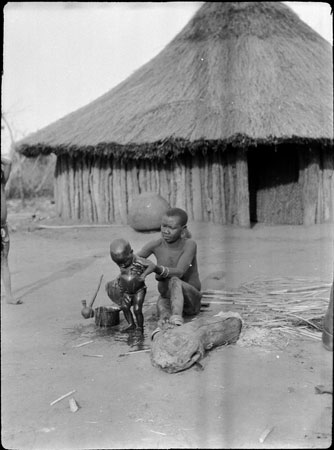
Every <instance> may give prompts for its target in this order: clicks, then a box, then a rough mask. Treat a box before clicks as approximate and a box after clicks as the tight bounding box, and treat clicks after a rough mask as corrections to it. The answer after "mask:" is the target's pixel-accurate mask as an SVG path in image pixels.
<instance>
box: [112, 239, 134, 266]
mask: <svg viewBox="0 0 334 450" xmlns="http://www.w3.org/2000/svg"><path fill="white" fill-rule="evenodd" d="M110 256H111V259H112V260H113V261H114V262H115V263H116V264H117V265H118V266H119V267H128V266H129V265H130V264H131V263H132V261H133V250H132V248H131V245H130V243H129V242H128V241H126V240H125V239H115V240H114V241H112V243H111V244H110Z"/></svg>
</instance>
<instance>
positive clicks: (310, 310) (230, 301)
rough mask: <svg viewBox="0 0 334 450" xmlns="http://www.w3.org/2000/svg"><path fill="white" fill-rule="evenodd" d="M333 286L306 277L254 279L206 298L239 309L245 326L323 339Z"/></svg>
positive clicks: (210, 293)
mask: <svg viewBox="0 0 334 450" xmlns="http://www.w3.org/2000/svg"><path fill="white" fill-rule="evenodd" d="M330 287H331V283H326V282H319V280H314V279H313V280H312V279H306V278H294V277H285V278H275V279H255V280H254V281H252V282H247V283H244V284H242V285H241V286H239V288H237V289H233V290H229V291H220V290H219V291H217V290H207V291H205V292H204V293H203V298H204V299H205V300H208V301H209V302H210V304H219V305H221V306H222V308H224V309H225V308H226V307H228V309H229V310H231V311H237V312H239V313H240V315H241V317H242V318H243V320H244V327H245V328H253V327H259V328H264V329H268V330H270V331H272V332H279V333H281V332H283V333H286V334H288V335H293V336H303V337H307V338H310V339H316V340H321V332H322V322H323V317H324V315H325V313H326V310H327V308H328V303H329V293H330Z"/></svg>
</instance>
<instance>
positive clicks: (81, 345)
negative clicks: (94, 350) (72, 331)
mask: <svg viewBox="0 0 334 450" xmlns="http://www.w3.org/2000/svg"><path fill="white" fill-rule="evenodd" d="M92 342H94V341H87V342H83V343H82V344H78V345H73V348H79V347H83V346H84V345H88V344H91V343H92Z"/></svg>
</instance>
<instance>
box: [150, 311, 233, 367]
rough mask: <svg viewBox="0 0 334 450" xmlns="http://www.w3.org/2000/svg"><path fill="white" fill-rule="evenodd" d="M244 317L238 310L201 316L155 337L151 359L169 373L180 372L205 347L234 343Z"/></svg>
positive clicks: (191, 362) (197, 358)
mask: <svg viewBox="0 0 334 450" xmlns="http://www.w3.org/2000/svg"><path fill="white" fill-rule="evenodd" d="M241 328H242V319H241V317H240V315H239V314H238V313H235V312H227V313H222V312H220V313H218V314H217V315H215V316H213V317H208V318H204V317H203V318H199V319H195V320H193V321H192V322H188V323H186V324H184V325H181V326H177V327H174V328H166V329H164V330H161V331H158V332H157V333H155V334H154V335H153V336H152V341H151V362H152V364H153V366H155V367H159V368H160V369H162V370H164V371H165V372H168V373H175V372H180V371H182V370H185V369H188V368H189V367H191V366H192V365H193V364H195V363H196V362H198V361H199V360H200V359H201V358H202V357H203V356H204V353H205V351H206V350H210V349H212V348H213V347H217V346H220V345H226V344H233V343H235V342H236V341H237V340H238V339H239V336H240V332H241Z"/></svg>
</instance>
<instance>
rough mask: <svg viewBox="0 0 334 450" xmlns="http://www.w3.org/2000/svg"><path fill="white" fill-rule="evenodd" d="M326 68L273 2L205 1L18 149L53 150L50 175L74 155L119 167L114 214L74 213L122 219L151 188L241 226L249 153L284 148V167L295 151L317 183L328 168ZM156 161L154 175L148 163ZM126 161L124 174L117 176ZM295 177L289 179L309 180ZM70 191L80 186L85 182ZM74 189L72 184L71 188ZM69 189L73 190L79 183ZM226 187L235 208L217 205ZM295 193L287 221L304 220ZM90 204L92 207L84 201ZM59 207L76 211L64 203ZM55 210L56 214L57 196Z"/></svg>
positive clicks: (323, 46)
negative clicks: (149, 52) (128, 70)
mask: <svg viewBox="0 0 334 450" xmlns="http://www.w3.org/2000/svg"><path fill="white" fill-rule="evenodd" d="M332 70H333V66H332V46H331V45H330V44H329V43H328V42H327V41H325V40H324V39H323V38H322V37H321V36H319V35H318V34H317V33H316V32H315V31H313V30H312V29H311V28H310V27H309V26H308V25H306V24H305V23H304V22H302V21H301V20H300V19H299V18H298V16H297V15H296V14H295V13H294V12H293V11H292V10H291V9H290V8H289V7H288V6H286V5H284V4H283V3H279V2H224V3H223V2H222V3H219V2H208V3H206V4H204V5H203V6H202V7H201V8H200V10H199V11H198V12H197V13H196V14H195V15H194V17H193V18H192V19H191V20H190V22H189V23H188V24H187V25H186V26H185V28H184V29H183V30H182V31H181V32H180V33H179V34H178V35H177V36H176V37H175V38H174V39H173V40H172V41H171V42H170V43H169V44H168V45H167V46H166V47H165V49H163V51H162V52H161V53H160V54H158V55H157V56H156V57H155V58H153V59H152V60H151V61H149V62H148V63H147V64H145V65H144V66H143V67H141V68H140V69H139V70H137V71H136V72H135V73H134V74H132V75H131V76H130V77H128V78H127V79H126V80H125V81H123V82H122V83H120V84H119V85H118V86H116V87H115V88H114V89H112V90H110V91H109V92H107V93H106V94H104V95H103V96H101V97H99V98H98V99H96V100H95V101H93V102H92V103H90V104H88V105H87V106H84V107H82V108H80V109H79V110H77V111H75V112H73V113H71V114H69V115H67V116H65V117H64V118H63V119H60V120H58V121H57V122H55V123H53V124H51V125H49V126H47V127H45V128H44V129H42V130H40V131H38V132H36V133H34V134H32V135H30V136H28V137H27V138H26V139H24V140H23V141H21V142H20V146H19V151H21V152H22V153H24V154H26V155H28V156H34V155H37V154H40V153H43V154H48V153H51V152H53V153H55V154H56V155H58V156H59V157H60V158H58V160H59V161H60V160H62V162H63V166H61V162H60V163H59V167H58V169H57V171H56V175H60V174H64V173H65V172H68V170H69V168H71V169H70V170H73V171H74V172H75V173H76V172H78V171H81V172H82V174H83V173H84V170H85V169H84V167H83V166H82V164H83V161H85V164H84V165H85V167H86V166H87V167H86V169H87V170H89V171H90V172H91V171H92V170H93V168H94V167H95V168H98V170H99V171H104V172H105V171H106V170H107V171H108V173H109V175H110V174H111V175H110V176H111V177H112V178H113V177H114V176H115V174H116V172H117V170H120V171H122V170H124V171H125V174H124V173H122V172H120V174H121V177H123V178H124V177H125V179H124V180H123V181H124V183H125V184H124V186H123V188H124V187H125V188H126V195H125V196H124V195H123V197H124V198H123V199H122V201H121V203H122V205H121V206H120V210H119V212H118V214H115V211H114V212H113V213H110V214H109V213H108V214H103V217H101V219H99V217H98V216H99V214H98V213H97V214H95V216H94V211H93V212H92V213H91V214H90V213H89V214H88V213H87V214H85V213H83V210H82V208H81V212H80V211H77V212H75V214H74V215H75V216H79V217H86V218H89V217H90V218H91V220H106V221H110V220H112V221H115V220H116V221H119V220H121V221H123V222H124V221H125V220H126V213H127V208H128V206H127V205H128V203H129V202H130V201H131V196H132V195H133V194H135V193H138V192H140V191H143V190H149V189H155V190H159V192H160V193H161V194H165V196H166V195H167V196H168V198H167V199H168V200H169V201H170V202H171V203H175V202H176V203H178V204H180V203H182V205H180V206H183V207H188V210H190V211H189V212H190V216H191V217H193V218H195V219H200V220H214V221H218V222H222V223H241V224H247V223H249V220H250V215H251V212H250V204H251V203H252V199H251V198H250V197H251V196H252V195H253V194H254V193H253V194H252V192H251V191H252V189H253V190H254V189H255V191H254V192H255V194H254V195H255V197H256V196H257V194H258V193H257V191H256V189H259V187H258V181H254V180H255V179H257V178H258V176H256V177H253V182H252V181H251V180H250V181H249V182H248V177H249V174H248V171H249V168H250V167H252V168H253V169H254V167H255V168H256V167H257V166H258V163H259V162H260V160H258V159H256V158H258V156H257V157H254V158H255V159H254V158H253V157H252V158H253V159H252V160H250V158H249V156H247V155H248V153H249V154H251V153H252V152H254V151H256V152H257V153H258V152H260V151H261V154H262V153H263V152H267V153H268V154H269V153H271V152H272V151H273V150H275V151H276V152H277V151H278V150H280V151H281V152H283V153H284V154H285V155H287V154H289V156H288V160H287V161H286V164H287V165H290V163H291V161H290V159H291V154H292V153H295V152H297V153H298V161H299V162H298V167H297V169H296V170H297V172H298V173H299V172H300V171H301V170H304V169H305V170H308V169H309V168H310V167H311V168H313V166H314V164H318V169H317V171H318V172H317V174H318V175H317V176H318V178H317V188H318V181H319V180H320V178H321V177H320V175H319V174H320V172H321V171H322V170H323V169H324V167H325V166H326V169H328V170H329V171H331V170H333V165H334V162H333V158H332V157H331V156H332V144H333V71H332ZM310 149H312V151H310ZM258 154H259V153H258ZM306 154H307V156H305V155H306ZM311 154H312V155H311ZM310 155H311V156H310ZM282 158H283V162H282V164H283V166H284V157H282ZM289 158H290V159H289ZM65 160H66V164H65ZM136 161H137V162H136ZM162 163H163V166H162ZM145 164H146V166H145ZM268 164H269V165H270V162H269V163H268ZM319 164H320V165H319ZM324 164H325V166H324ZM162 167H164V168H165V169H166V170H167V173H166V174H164V175H163V174H162V173H161V170H158V169H161V168H162ZM229 168H230V169H229ZM197 169H198V173H196V170H197ZM253 169H252V170H253ZM313 169H314V168H313ZM313 169H312V170H313ZM133 170H137V173H136V174H135V177H134V178H135V180H134V179H133V177H132V181H131V182H130V181H129V182H127V179H126V178H127V174H129V173H132V174H133ZM226 170H227V172H226ZM228 170H230V173H228ZM257 170H259V169H257ZM176 171H179V174H178V175H177V174H176ZM224 171H225V172H226V173H224ZM269 172H270V170H269ZM313 172H314V170H313ZM313 172H312V173H313ZM152 173H153V175H152ZM238 174H239V176H238ZM109 175H108V176H109ZM192 175H194V177H192ZM304 175H305V173H304ZM329 175H330V172H329V173H328V176H329ZM96 176H97V175H96ZM274 176H275V175H274ZM310 176H311V178H312V177H313V175H310ZM152 177H153V178H154V179H155V181H154V182H153V181H152V179H153V178H152ZM173 177H174V178H175V179H174V181H173V180H172V178H173ZM116 178H117V175H116ZM141 178H145V179H146V182H145V183H144V182H143V183H142V182H141ZM148 178H150V181H149V182H148V181H147V179H148ZM269 178H270V177H269ZM276 178H277V177H276ZM278 178H280V176H279V177H278ZM283 178H284V177H283ZM294 178H295V176H294ZM299 178H300V177H299V176H298V180H299V181H298V180H294V181H293V182H294V183H295V184H296V185H300V186H302V185H304V184H305V183H306V185H307V186H308V182H306V181H305V182H303V181H302V180H301V179H299ZM304 178H305V177H304ZM322 178H323V177H322ZM330 178H331V177H330ZM136 180H137V181H138V183H139V184H138V185H137V186H136V187H134V186H133V185H134V183H135V181H136ZM178 180H179V181H180V182H181V184H182V187H180V185H179V184H178ZM227 180H230V181H227ZM233 180H234V181H233ZM109 181H110V180H109ZM232 181H233V183H232ZM68 182H71V181H70V178H69V179H68ZM313 182H314V179H313V178H312V183H313ZM103 183H104V182H103ZM103 183H102V184H103ZM217 183H218V184H219V187H218V188H217ZM231 183H232V184H231ZM252 183H253V184H252ZM326 183H327V182H326ZM98 184H101V180H100V181H98ZM117 184H119V183H117ZM130 184H131V186H130ZM198 184H199V185H198ZM282 184H283V185H287V184H289V183H287V182H286V180H283V181H282ZM232 185H233V187H232ZM80 186H81V187H80ZM189 186H190V187H189ZM319 186H320V185H319ZM187 187H188V188H189V189H190V190H191V192H189V193H188V194H187V192H185V191H186V190H187ZM63 188H64V186H63V187H62V188H61V187H60V185H59V189H63ZM59 189H58V191H59ZM77 189H79V190H82V189H86V188H85V187H84V183H83V182H81V184H80V183H79V184H78V187H77ZM101 189H102V188H101ZM217 189H218V190H219V193H218V192H216V190H217ZM300 189H301V190H302V191H303V189H304V188H303V187H301V188H299V190H300ZM307 189H308V188H306V190H307ZM321 189H325V190H327V189H328V187H327V185H326V187H324V186H323V187H322V188H321ZM75 190H76V188H75V187H74V186H73V194H75ZM112 190H113V187H112V186H111V191H112ZM265 190H268V186H267V185H266V186H265ZM297 190H298V189H297ZM180 191H181V194H182V195H181V194H180ZM232 191H233V194H231V192H232ZM304 191H305V189H304ZM108 192H109V193H108V194H106V195H105V201H106V202H109V203H111V204H109V210H110V208H111V209H112V208H114V204H115V203H117V202H118V200H117V199H116V198H115V195H114V194H113V192H110V187H109V188H108ZM218 194H219V195H218ZM75 195H77V196H79V197H80V195H82V197H84V194H83V193H82V192H81V194H79V193H77V194H75ZM198 195H199V196H200V197H201V199H200V200H198V199H197V196H198ZM222 195H223V196H225V199H222ZM229 195H230V203H231V205H230V209H231V208H232V209H233V208H237V210H236V211H234V213H233V212H231V211H230V212H228V209H229V206H228V205H227V200H226V196H227V197H228V196H229ZM254 195H253V196H254ZM275 195H276V194H275ZM305 195H306V194H305ZM305 195H304V197H305ZM326 195H327V194H326ZM217 196H218V197H219V198H218V197H217ZM93 197H94V196H93ZM188 197H189V198H188ZM302 197H303V194H301V200H300V214H301V215H302V216H303V215H304V219H303V218H302V217H300V218H298V219H293V220H292V223H294V222H296V223H302V222H308V221H311V222H312V220H313V219H307V220H305V213H304V212H305V208H306V209H307V207H306V204H305V201H306V199H304V200H305V201H304V200H303V198H302ZM95 198H97V197H96V196H95ZM182 198H183V199H182ZM237 198H239V200H238V201H236V199H237ZM56 200H57V199H56ZM62 201H64V200H61V199H60V198H59V199H58V203H59V202H62ZM91 202H93V203H94V199H92V200H91ZM124 202H125V203H124ZM326 202H327V203H328V202H329V203H328V205H329V206H328V205H327V206H326V208H327V209H328V208H330V211H329V212H326V214H325V216H326V217H325V218H324V217H322V218H319V220H320V221H324V220H327V219H328V217H327V216H328V215H330V216H331V219H333V217H334V212H333V211H332V209H334V208H333V205H332V204H333V199H332V198H331V199H329V200H328V199H327V197H326V200H325V203H326ZM81 203H82V204H84V203H85V201H84V200H83V198H82V199H81ZM123 203H124V204H123ZM78 204H80V199H78V201H77V206H78ZM232 204H234V206H233V207H232ZM238 204H239V206H240V207H241V210H242V211H243V212H240V208H239V207H238V206H236V205H238ZM90 208H91V209H93V210H94V206H93V204H91V206H90ZM198 208H200V209H201V211H199V210H198ZM316 208H318V210H319V206H318V207H316ZM322 208H324V206H323V207H322ZM65 209H66V208H65ZM67 209H68V208H67ZM79 209H80V207H79ZM213 209H216V213H214V212H213ZM70 210H71V211H72V212H74V211H75V207H74V205H73V207H71V208H70ZM59 212H60V213H64V211H62V207H61V206H60V208H59ZM287 214H289V213H287ZM321 214H322V215H323V213H321ZM63 215H64V214H63ZM66 215H67V216H68V215H69V216H73V214H72V213H71V212H68V213H66V214H65V216H66ZM311 215H312V217H313V213H312V214H311ZM247 216H248V217H247ZM264 216H266V213H265V214H264ZM282 220H283V222H284V220H285V219H284V218H283V219H282V218H281V219H279V220H278V222H280V221H282ZM316 221H317V220H316V218H314V220H313V222H316ZM285 223H289V220H288V222H285Z"/></svg>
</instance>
